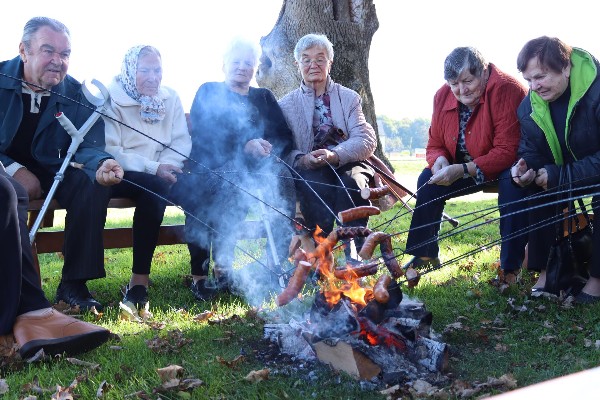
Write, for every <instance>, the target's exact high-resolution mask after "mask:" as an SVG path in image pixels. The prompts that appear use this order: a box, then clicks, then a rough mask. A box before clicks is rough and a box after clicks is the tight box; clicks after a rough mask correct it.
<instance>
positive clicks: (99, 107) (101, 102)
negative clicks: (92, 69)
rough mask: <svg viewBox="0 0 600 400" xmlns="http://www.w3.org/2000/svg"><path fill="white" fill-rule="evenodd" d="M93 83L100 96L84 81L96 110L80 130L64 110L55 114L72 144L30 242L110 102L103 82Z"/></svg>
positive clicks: (82, 86)
mask: <svg viewBox="0 0 600 400" xmlns="http://www.w3.org/2000/svg"><path fill="white" fill-rule="evenodd" d="M91 83H92V84H93V85H94V86H96V87H97V88H98V90H99V91H100V93H99V96H97V95H94V94H92V93H91V92H90V91H89V89H88V88H87V86H86V83H85V82H83V84H82V85H81V89H82V91H83V94H84V96H85V98H86V99H87V101H89V102H90V103H91V104H92V105H94V106H96V110H95V111H94V112H93V113H92V115H90V117H89V118H88V120H87V121H85V123H84V124H83V125H82V126H81V128H79V130H77V128H75V125H73V123H72V122H71V121H70V120H69V118H67V117H66V116H65V115H64V114H63V113H62V112H59V113H57V114H56V115H55V117H56V119H57V120H58V122H59V123H60V124H61V125H62V127H63V128H64V129H65V131H67V133H68V134H69V136H71V145H70V146H69V149H68V150H67V155H66V156H65V159H64V161H63V163H62V165H61V166H60V169H59V170H58V172H57V173H56V175H55V176H54V182H52V186H51V187H50V190H49V191H48V194H47V195H46V199H45V200H44V204H42V208H41V209H40V213H39V214H38V216H37V218H36V220H35V223H34V224H33V226H32V227H31V230H30V231H29V242H30V243H33V241H34V240H35V235H36V233H37V230H38V229H39V227H40V225H41V224H42V221H43V219H44V215H45V214H46V211H48V207H49V206H50V202H51V201H52V198H53V197H54V193H55V192H56V189H58V185H59V184H60V182H62V180H63V178H64V174H65V171H66V170H67V167H68V166H69V165H70V163H71V158H73V155H74V154H75V152H76V151H77V148H78V147H79V145H80V144H81V142H83V137H84V136H85V135H86V134H87V133H88V131H89V130H90V129H91V128H92V126H94V124H95V123H96V121H97V120H98V118H100V116H101V115H102V114H103V113H104V111H106V104H107V103H108V99H109V94H108V90H107V89H106V87H105V86H104V85H103V84H102V83H100V82H99V81H97V80H96V79H92V82H91Z"/></svg>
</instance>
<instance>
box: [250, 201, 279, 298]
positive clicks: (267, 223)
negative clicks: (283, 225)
mask: <svg viewBox="0 0 600 400" xmlns="http://www.w3.org/2000/svg"><path fill="white" fill-rule="evenodd" d="M256 197H258V199H259V200H260V201H259V204H260V212H261V213H262V220H263V223H264V224H265V231H266V233H267V242H268V243H269V248H270V250H271V251H270V253H271V257H272V259H273V267H274V268H275V271H274V272H277V273H278V272H280V271H281V264H280V263H279V254H277V247H276V246H275V241H274V240H273V231H272V230H271V222H270V221H269V216H268V215H267V208H266V207H265V205H264V199H263V193H262V190H260V189H259V190H258V191H257V192H256ZM278 280H279V284H280V285H281V287H285V280H284V277H283V275H279V276H278Z"/></svg>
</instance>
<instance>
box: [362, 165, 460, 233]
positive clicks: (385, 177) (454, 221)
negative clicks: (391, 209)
mask: <svg viewBox="0 0 600 400" xmlns="http://www.w3.org/2000/svg"><path fill="white" fill-rule="evenodd" d="M365 162H366V163H367V164H369V165H370V166H371V168H373V169H374V170H375V172H377V173H378V174H379V175H381V177H382V179H383V180H384V181H389V182H391V183H393V184H394V185H396V186H398V187H399V188H400V189H402V190H404V191H405V192H406V193H408V194H409V195H411V196H412V197H415V198H416V194H415V193H414V192H412V191H410V190H408V189H407V188H406V187H405V186H404V185H401V184H400V182H398V181H397V180H396V179H395V178H394V177H392V176H390V175H389V174H388V173H386V172H385V171H383V170H382V169H381V168H379V167H378V166H376V165H374V164H373V163H372V162H370V161H369V160H366V161H365ZM388 186H391V185H389V184H388ZM390 189H392V188H391V187H390ZM392 193H394V195H395V197H396V198H397V199H398V200H399V201H400V202H401V203H402V206H404V207H406V209H407V210H408V211H409V212H414V210H413V208H412V207H410V206H409V205H408V203H406V202H405V201H403V200H402V198H401V197H400V196H399V195H398V193H396V192H395V191H394V190H393V189H392ZM442 219H443V220H444V221H448V222H449V223H450V224H451V225H452V226H453V227H455V228H456V227H457V226H458V224H459V221H458V220H457V219H455V218H452V217H451V216H449V215H448V214H446V213H445V212H444V213H443V214H442Z"/></svg>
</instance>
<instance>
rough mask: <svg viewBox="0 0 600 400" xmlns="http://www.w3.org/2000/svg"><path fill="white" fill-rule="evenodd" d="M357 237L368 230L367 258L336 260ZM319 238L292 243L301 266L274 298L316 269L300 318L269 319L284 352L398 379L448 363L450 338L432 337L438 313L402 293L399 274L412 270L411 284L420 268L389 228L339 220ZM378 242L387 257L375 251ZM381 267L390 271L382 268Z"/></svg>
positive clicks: (368, 211)
mask: <svg viewBox="0 0 600 400" xmlns="http://www.w3.org/2000/svg"><path fill="white" fill-rule="evenodd" d="M378 213H379V209H378V208H376V207H370V206H363V207H356V208H354V209H350V210H346V211H344V212H342V213H340V214H339V219H340V221H342V222H347V221H348V220H352V219H358V218H363V217H364V216H366V215H374V214H378ZM357 237H364V238H365V240H364V245H363V246H362V247H361V249H360V251H359V252H358V255H359V256H360V258H361V259H362V260H363V261H362V262H360V263H348V262H346V263H345V264H344V265H341V266H338V265H336V259H335V257H334V250H335V249H336V248H337V247H339V246H338V243H340V242H342V243H343V242H344V241H345V242H348V241H349V240H352V239H354V238H357ZM314 239H315V241H314V242H313V241H312V240H311V241H308V242H302V243H301V242H298V243H297V245H296V246H295V248H294V249H292V250H293V257H292V258H293V261H294V264H295V266H296V270H295V272H294V275H293V276H292V277H291V279H290V281H289V283H288V286H287V287H286V288H285V289H284V291H283V292H282V293H281V294H279V296H278V297H277V298H276V301H275V302H276V304H277V305H278V306H284V305H286V304H288V303H289V302H291V301H292V300H293V299H295V298H296V297H297V296H298V295H299V293H300V292H301V291H302V288H303V287H304V285H305V283H306V281H307V279H308V277H309V276H310V275H311V273H312V274H314V275H315V278H316V280H317V285H318V288H319V291H318V293H317V294H316V295H315V298H314V301H313V302H312V306H311V308H310V310H309V311H307V312H305V314H304V315H303V316H302V317H301V319H300V320H295V319H293V320H291V321H290V322H289V323H287V324H266V325H265V337H266V338H268V339H270V340H271V341H273V342H276V343H277V344H278V345H279V349H280V351H281V352H283V353H286V354H290V355H293V356H296V357H300V358H304V359H315V358H316V359H318V360H320V361H322V362H324V363H327V364H330V365H331V366H332V367H333V368H334V369H337V370H342V371H346V372H347V373H349V374H350V375H352V376H354V377H356V378H357V379H371V378H373V377H374V376H377V375H379V374H381V375H382V376H383V378H384V380H386V381H387V382H397V381H399V380H403V379H404V380H405V379H413V378H417V377H420V376H423V375H425V374H430V373H437V372H440V371H444V370H445V369H446V368H447V362H448V354H447V346H446V345H445V344H444V343H441V342H438V341H436V340H435V339H434V338H433V337H432V331H431V322H432V314H431V313H430V312H429V311H427V310H426V308H425V306H424V304H422V303H419V302H415V301H412V300H409V299H407V298H403V294H402V290H401V288H400V284H399V282H398V281H399V278H401V277H403V276H405V275H406V276H405V278H406V280H407V282H408V285H409V286H411V285H412V286H414V285H416V283H417V282H418V280H419V275H418V273H417V272H416V271H414V270H412V271H410V270H407V271H404V270H403V269H402V268H401V267H400V265H399V264H398V261H397V259H396V257H395V254H394V250H393V248H392V241H391V236H390V235H388V234H386V233H384V232H371V231H370V230H369V229H368V228H365V227H339V228H337V229H335V230H334V231H333V232H331V233H330V234H329V235H328V236H327V237H322V236H321V232H319V231H318V230H317V232H316V233H315V235H314ZM315 242H316V246H315V245H312V246H311V244H313V243H315ZM341 245H342V246H343V245H344V244H341ZM377 246H379V250H380V254H381V259H380V258H379V257H375V258H374V257H373V253H374V251H375V249H376V247H377ZM382 269H386V271H385V272H383V271H382V273H380V270H382ZM375 276H377V278H375Z"/></svg>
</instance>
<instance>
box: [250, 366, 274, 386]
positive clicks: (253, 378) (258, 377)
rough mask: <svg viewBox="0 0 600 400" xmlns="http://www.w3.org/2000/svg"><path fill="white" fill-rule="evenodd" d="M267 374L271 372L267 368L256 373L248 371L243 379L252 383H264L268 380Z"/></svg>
mask: <svg viewBox="0 0 600 400" xmlns="http://www.w3.org/2000/svg"><path fill="white" fill-rule="evenodd" d="M269 372H271V370H270V369H268V368H264V369H259V370H258V371H250V373H249V374H248V375H246V377H245V378H244V379H245V380H247V381H248V382H252V383H256V382H260V381H264V380H267V379H269Z"/></svg>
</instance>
